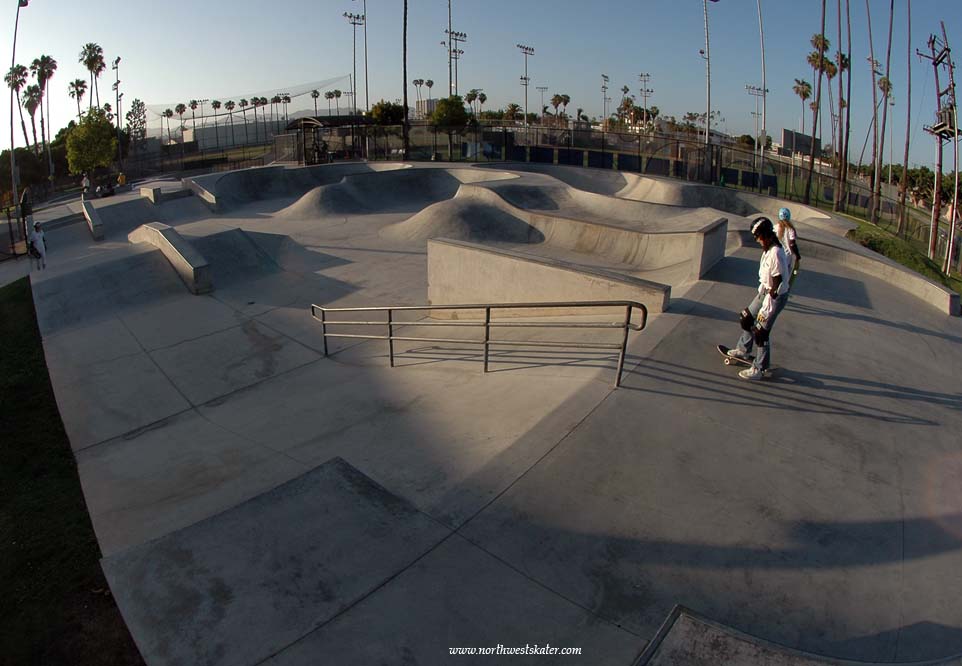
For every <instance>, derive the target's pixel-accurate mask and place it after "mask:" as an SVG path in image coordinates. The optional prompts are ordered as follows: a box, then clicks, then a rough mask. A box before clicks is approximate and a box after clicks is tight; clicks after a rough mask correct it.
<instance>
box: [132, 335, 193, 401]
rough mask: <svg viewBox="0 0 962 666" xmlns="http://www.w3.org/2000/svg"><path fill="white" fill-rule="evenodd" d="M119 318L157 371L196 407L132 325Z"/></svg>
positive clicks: (185, 399) (182, 396)
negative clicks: (161, 365)
mask: <svg viewBox="0 0 962 666" xmlns="http://www.w3.org/2000/svg"><path fill="white" fill-rule="evenodd" d="M117 319H118V320H119V321H120V325H121V326H123V327H124V329H126V331H127V332H128V333H130V337H132V338H133V339H134V340H136V341H137V346H138V347H140V349H141V350H142V351H143V352H144V354H145V355H146V356H147V358H149V359H150V362H151V363H153V364H154V367H155V368H157V372H159V373H160V374H161V375H162V376H163V378H164V379H166V380H167V381H168V382H169V383H170V385H171V386H172V387H173V388H174V390H175V391H177V394H178V395H179V396H180V397H181V398H183V399H184V401H185V402H186V403H187V404H188V405H190V406H191V407H196V405H194V403H193V402H191V400H190V398H188V397H187V396H186V395H184V392H183V391H181V390H180V387H179V386H177V384H176V383H174V380H172V379H171V378H170V376H169V375H168V374H167V373H166V372H164V369H163V368H162V367H160V364H159V363H157V360H156V359H155V358H154V357H153V355H151V353H150V352H149V351H147V349H146V348H145V347H144V345H143V343H142V342H141V341H140V339H139V338H138V337H137V336H136V335H134V332H133V331H132V330H130V327H129V326H128V325H127V322H125V321H124V320H123V319H121V318H120V317H118V318H117Z"/></svg>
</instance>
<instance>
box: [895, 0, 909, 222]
mask: <svg viewBox="0 0 962 666" xmlns="http://www.w3.org/2000/svg"><path fill="white" fill-rule="evenodd" d="M907 4H908V7H907V10H908V29H907V31H906V34H908V35H911V34H912V0H908V3H907ZM908 45H909V66H908V82H907V83H906V93H905V94H906V95H907V97H908V101H907V102H906V104H905V159H904V161H903V163H902V177H901V178H900V179H899V226H898V230H897V231H898V233H899V234H902V233H904V232H905V220H906V218H907V217H908V213H907V211H906V210H905V194H906V192H907V191H908V186H909V179H908V173H909V136H910V134H911V132H912V39H911V37H909V39H908Z"/></svg>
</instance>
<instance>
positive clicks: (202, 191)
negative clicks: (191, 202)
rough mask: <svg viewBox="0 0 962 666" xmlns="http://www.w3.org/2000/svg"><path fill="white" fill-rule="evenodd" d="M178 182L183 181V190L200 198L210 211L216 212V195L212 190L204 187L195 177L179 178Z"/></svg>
mask: <svg viewBox="0 0 962 666" xmlns="http://www.w3.org/2000/svg"><path fill="white" fill-rule="evenodd" d="M220 175H222V174H218V176H220ZM180 182H181V183H183V185H184V187H185V188H186V189H185V190H184V191H186V192H188V193H192V194H193V195H194V196H196V197H197V198H198V199H200V200H201V202H203V204H204V205H205V206H207V207H208V208H209V209H210V211H211V212H212V213H216V212H217V210H218V206H217V197H216V196H215V195H214V193H213V192H211V191H210V190H208V189H207V188H206V187H204V186H203V185H201V184H200V183H198V181H197V179H196V178H183V179H181V181H180ZM203 182H208V181H207V180H205V181H203ZM213 182H216V181H213Z"/></svg>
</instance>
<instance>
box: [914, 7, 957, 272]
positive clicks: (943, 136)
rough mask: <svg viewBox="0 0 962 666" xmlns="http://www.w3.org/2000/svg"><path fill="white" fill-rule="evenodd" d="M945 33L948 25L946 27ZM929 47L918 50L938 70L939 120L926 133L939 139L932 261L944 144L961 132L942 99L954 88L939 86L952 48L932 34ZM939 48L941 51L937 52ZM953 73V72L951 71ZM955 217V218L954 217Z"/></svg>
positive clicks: (933, 207)
mask: <svg viewBox="0 0 962 666" xmlns="http://www.w3.org/2000/svg"><path fill="white" fill-rule="evenodd" d="M942 27H943V30H944V29H945V25H944V24H943V26H942ZM928 47H929V50H930V51H931V55H926V54H925V53H922V52H921V51H918V50H916V53H917V54H918V55H919V57H921V58H926V59H928V60H930V61H931V62H932V68H933V69H934V70H935V118H936V123H935V124H934V125H932V126H926V127H924V128H923V129H925V131H926V132H928V133H929V134H931V135H932V136H934V137H935V182H934V186H933V188H932V221H931V225H930V228H929V253H928V256H929V259H935V252H936V249H937V244H938V237H939V219H940V217H941V214H942V196H941V192H942V144H943V142H944V141H947V140H949V139H950V138H952V137H954V136H957V134H958V129H957V128H956V127H955V125H956V123H955V114H954V109H952V108H948V107H946V108H943V105H942V97H943V96H944V95H948V94H949V93H950V92H952V86H951V85H950V86H949V88H946V89H945V90H943V89H942V88H941V86H940V85H939V70H940V68H941V67H942V66H943V65H946V64H947V63H948V62H951V60H950V58H949V53H950V51H949V46H948V44H947V43H946V41H945V39H944V37H943V39H942V40H941V41H940V40H939V38H938V37H936V36H935V35H929V41H928ZM936 49H938V50H936ZM949 71H950V72H951V69H950V70H949ZM953 217H954V215H953Z"/></svg>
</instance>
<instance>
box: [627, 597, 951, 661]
mask: <svg viewBox="0 0 962 666" xmlns="http://www.w3.org/2000/svg"><path fill="white" fill-rule="evenodd" d="M890 663H892V662H867V661H850V660H846V659H835V658H832V657H826V656H823V655H818V654H813V653H810V652H803V651H801V650H795V649H793V648H789V647H786V646H784V645H779V644H778V643H772V642H771V641H766V640H764V639H761V638H758V637H757V636H752V635H751V634H746V633H744V632H741V631H738V630H737V629H733V628H732V627H729V626H726V625H724V624H721V623H720V622H715V621H714V620H711V619H709V618H707V617H705V616H704V615H701V614H700V613H697V612H695V611H693V610H691V609H689V608H685V607H684V606H675V607H674V608H673V609H672V610H671V613H669V614H668V618H667V619H666V620H665V622H664V623H663V624H662V625H661V628H659V629H658V633H656V634H655V636H654V638H652V640H651V642H650V643H648V647H646V648H645V650H644V652H642V653H641V656H640V657H638V660H637V661H636V662H635V664H634V666H669V665H671V666H675V665H676V664H726V666H763V665H764V666H829V665H831V666H856V665H859V666H870V665H872V664H874V666H887V665H888V664H890ZM898 663H901V664H903V665H904V666H922V665H923V664H924V665H925V666H950V665H955V666H959V665H960V664H962V658H960V657H958V656H954V657H947V658H945V659H938V660H935V661H925V662H911V663H909V662H898Z"/></svg>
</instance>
